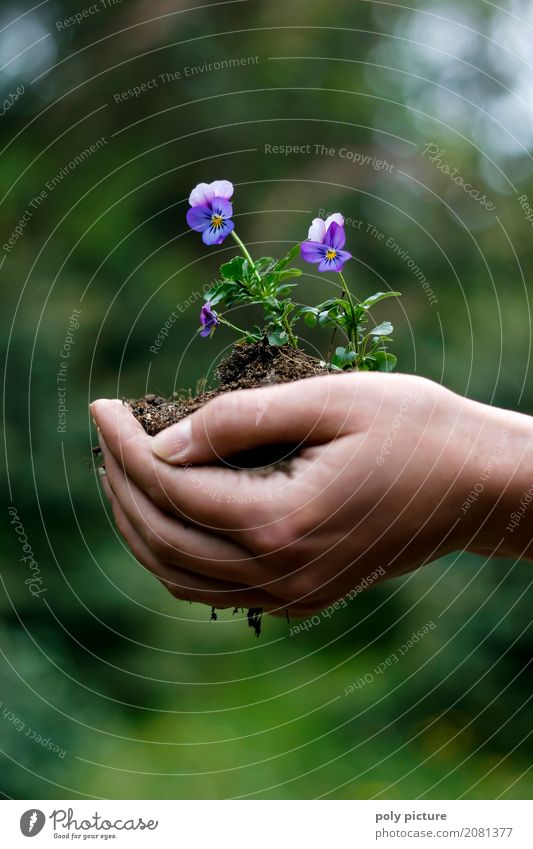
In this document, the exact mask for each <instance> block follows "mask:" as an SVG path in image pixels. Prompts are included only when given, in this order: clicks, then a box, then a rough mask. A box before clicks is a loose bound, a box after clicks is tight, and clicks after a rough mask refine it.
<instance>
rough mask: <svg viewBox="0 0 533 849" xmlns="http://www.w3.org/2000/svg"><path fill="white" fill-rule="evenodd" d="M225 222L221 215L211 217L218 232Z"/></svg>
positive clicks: (212, 223) (212, 224)
mask: <svg viewBox="0 0 533 849" xmlns="http://www.w3.org/2000/svg"><path fill="white" fill-rule="evenodd" d="M223 221H224V219H223V218H222V216H221V215H213V216H212V217H211V226H212V227H214V228H215V230H218V228H219V227H222V222H223Z"/></svg>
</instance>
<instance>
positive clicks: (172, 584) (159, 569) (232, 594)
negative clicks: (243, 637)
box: [102, 475, 280, 611]
mask: <svg viewBox="0 0 533 849" xmlns="http://www.w3.org/2000/svg"><path fill="white" fill-rule="evenodd" d="M102 484H103V486H104V489H105V492H106V495H107V496H108V498H109V500H110V502H111V507H112V510H113V516H114V518H115V522H116V525H117V528H118V529H119V531H120V533H121V534H122V536H123V537H124V539H125V541H126V543H127V544H128V547H129V548H130V549H131V551H132V553H133V555H134V556H135V558H136V559H137V560H138V561H139V563H141V564H142V565H143V566H144V567H145V568H146V569H148V570H149V571H150V572H152V574H153V575H155V576H156V577H157V578H158V579H159V580H160V581H161V583H162V584H163V585H164V586H165V587H166V589H168V591H169V592H170V593H171V594H172V595H173V596H175V598H178V599H182V600H184V601H195V602H200V603H201V604H207V605H211V606H212V607H260V608H262V609H263V610H266V611H271V610H274V611H276V610H279V608H280V603H279V602H277V601H276V600H275V599H274V598H273V597H272V596H270V595H269V594H268V593H266V592H264V591H262V590H256V589H253V588H250V587H248V586H243V585H239V584H234V583H231V582H229V581H217V580H214V579H212V578H203V577H202V576H200V575H196V574H193V573H191V572H188V571H186V570H184V569H179V568H177V567H175V566H170V565H168V564H167V563H164V562H162V561H161V560H159V559H158V558H157V557H156V556H155V555H154V554H153V552H152V551H151V550H150V549H149V547H148V546H147V545H146V543H145V542H144V540H143V539H142V538H141V536H140V535H139V533H138V532H137V530H136V529H135V528H134V526H133V525H132V524H131V522H130V521H129V519H128V517H127V516H126V514H125V513H124V511H123V510H122V507H121V506H120V503H119V501H118V499H117V498H116V496H115V494H114V492H113V489H112V487H111V485H110V483H109V481H107V480H106V475H104V476H103V477H102Z"/></svg>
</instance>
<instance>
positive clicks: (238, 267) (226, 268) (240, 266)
mask: <svg viewBox="0 0 533 849" xmlns="http://www.w3.org/2000/svg"><path fill="white" fill-rule="evenodd" d="M245 264H246V265H248V263H247V262H246V260H245V259H244V257H243V256H234V257H233V259H230V261H229V262H225V263H224V264H223V265H221V266H220V273H221V274H222V277H223V278H224V279H225V280H234V281H237V282H240V281H241V280H243V279H244V277H245V270H244V269H245Z"/></svg>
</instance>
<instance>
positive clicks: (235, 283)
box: [187, 180, 302, 348]
mask: <svg viewBox="0 0 533 849" xmlns="http://www.w3.org/2000/svg"><path fill="white" fill-rule="evenodd" d="M231 197H233V185H232V184H231V183H230V182H229V181H228V180H215V182H213V183H209V184H208V183H200V184H199V185H198V186H196V188H195V189H193V191H192V192H191V194H190V197H189V203H190V206H191V208H190V209H189V211H188V213H187V223H188V224H189V227H191V228H192V229H193V230H196V231H198V232H201V233H202V239H203V241H204V242H205V244H207V245H220V244H222V242H223V241H224V239H226V237H227V236H231V237H232V238H233V240H234V241H235V242H236V243H237V245H238V246H239V249H240V251H241V255H240V256H235V257H233V259H231V260H230V261H229V262H225V263H224V264H223V265H221V266H220V278H219V279H218V280H217V281H216V283H215V284H214V285H213V286H212V287H211V288H210V289H209V291H208V292H206V295H205V297H206V301H207V303H206V304H205V306H204V307H202V312H201V316H200V322H201V330H200V334H201V335H202V336H210V335H212V334H213V332H214V330H215V328H216V326H217V325H218V324H226V325H227V326H228V327H231V328H232V329H233V330H236V331H237V332H238V333H240V334H241V335H242V336H243V338H244V339H246V341H259V340H260V339H262V338H263V336H264V335H266V336H267V337H268V341H269V342H270V344H271V345H287V344H289V345H292V347H293V348H296V347H297V345H298V340H297V338H296V336H295V335H294V330H293V328H294V324H295V322H296V320H297V318H298V316H297V314H296V307H295V305H294V304H293V303H292V301H291V299H290V294H291V289H292V287H293V286H294V285H295V284H294V283H291V282H290V281H291V280H292V279H293V278H295V277H298V276H299V275H300V274H301V273H302V272H301V270H300V269H299V268H292V267H290V263H291V262H292V260H293V259H294V257H295V256H296V255H297V253H298V250H299V245H296V246H295V247H294V248H292V249H291V250H290V251H289V252H288V253H287V255H286V256H284V257H283V258H282V259H280V260H277V259H274V258H273V257H269V256H266V257H261V258H260V259H257V260H253V259H252V257H251V256H250V253H249V251H248V249H247V247H246V245H245V244H244V242H242V240H241V239H240V238H239V236H238V235H237V232H236V230H235V224H234V222H233V221H232V220H231V216H232V214H233V207H232V204H231V202H230V198H231ZM244 304H260V305H261V306H262V307H263V312H264V320H265V324H264V327H263V328H260V327H256V328H254V329H253V330H251V331H250V330H242V329H241V328H238V327H236V326H235V325H234V324H233V323H232V322H230V321H229V320H228V319H227V318H226V317H225V316H224V315H222V314H221V313H220V312H219V311H215V310H214V307H215V306H218V307H219V310H220V309H222V308H229V307H233V306H236V305H244Z"/></svg>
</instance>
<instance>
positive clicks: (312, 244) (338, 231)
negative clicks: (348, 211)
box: [300, 212, 352, 271]
mask: <svg viewBox="0 0 533 849" xmlns="http://www.w3.org/2000/svg"><path fill="white" fill-rule="evenodd" d="M345 242H346V235H345V233H344V218H343V217H342V215H341V214H340V212H334V213H333V215H330V216H329V218H326V220H325V221H324V220H323V219H322V218H314V219H313V223H312V224H311V227H310V228H309V236H308V240H307V241H306V242H302V245H301V248H300V250H301V253H302V257H303V258H304V259H305V260H306V262H313V263H318V270H319V271H342V269H343V268H344V263H345V262H347V261H348V260H349V259H351V258H352V255H351V254H349V253H348V251H343V248H344V245H345Z"/></svg>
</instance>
